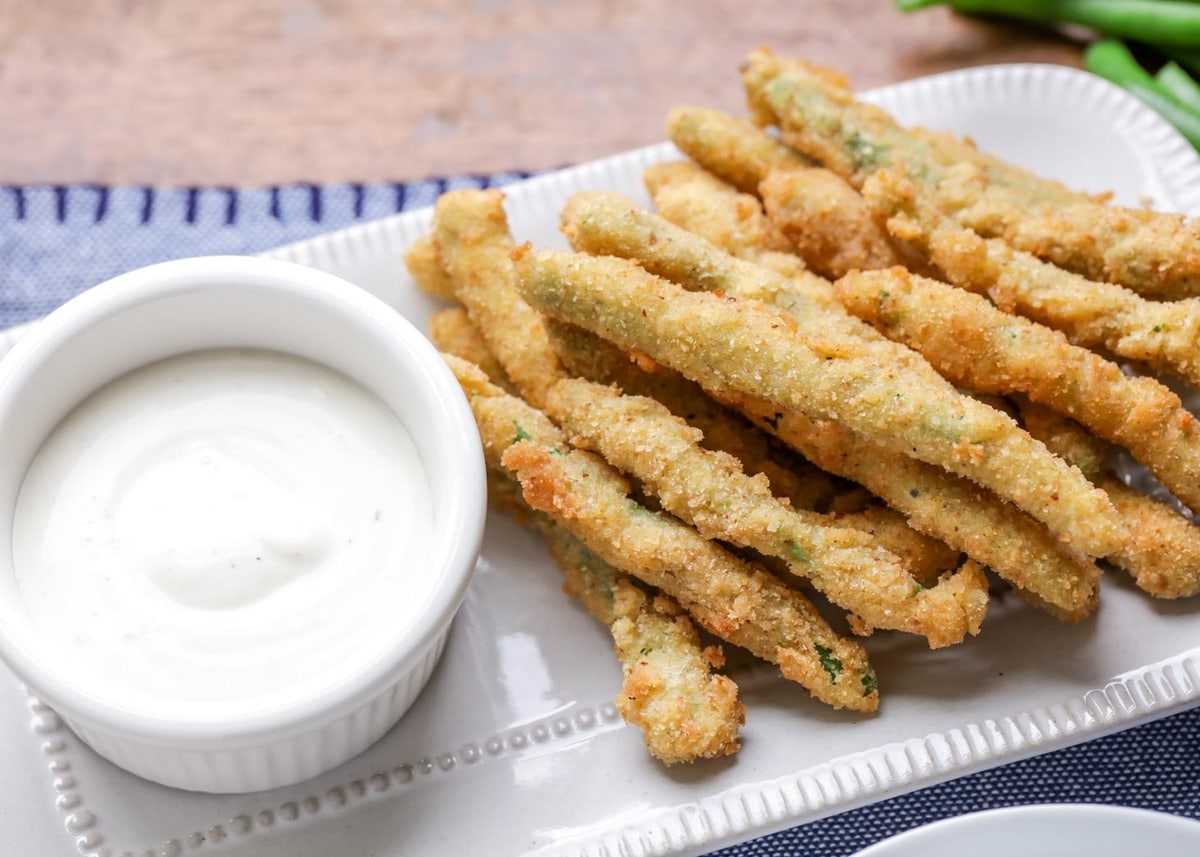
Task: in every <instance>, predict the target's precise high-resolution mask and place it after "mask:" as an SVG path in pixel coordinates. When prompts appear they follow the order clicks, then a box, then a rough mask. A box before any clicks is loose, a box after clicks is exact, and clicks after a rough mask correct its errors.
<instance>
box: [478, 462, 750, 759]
mask: <svg viewBox="0 0 1200 857" xmlns="http://www.w3.org/2000/svg"><path fill="white" fill-rule="evenodd" d="M488 496H489V499H490V500H491V501H492V502H494V503H495V504H496V505H497V506H498V507H499V508H502V509H504V510H505V511H507V512H509V513H510V514H511V515H512V516H513V517H514V518H515V519H516V520H517V522H518V523H520V524H523V525H527V526H530V527H532V528H533V529H535V530H537V531H538V532H540V533H541V534H542V535H543V537H544V538H545V539H546V546H547V547H548V548H549V550H550V555H551V556H552V557H553V558H554V561H555V562H556V563H557V564H558V566H559V568H560V569H561V570H562V572H563V577H564V581H563V591H564V592H566V593H567V594H568V595H570V596H572V597H574V598H577V599H579V602H580V603H581V604H582V605H583V607H584V608H585V609H586V610H587V611H588V612H589V613H591V614H592V616H594V617H595V618H596V619H597V620H599V621H600V622H601V623H602V624H603V625H604V626H605V627H606V628H607V629H608V631H609V634H610V635H611V636H612V640H613V652H614V654H615V655H616V656H617V661H618V663H620V665H621V674H622V682H621V690H620V692H619V693H618V694H617V697H616V708H617V711H618V712H620V714H621V717H622V718H623V719H624V720H625V722H627V723H629V724H630V725H632V726H636V727H637V728H638V729H640V730H641V732H642V738H643V740H644V741H645V743H646V749H647V750H648V751H649V752H650V755H652V756H654V757H655V758H656V759H659V760H660V761H662V762H664V763H666V764H668V765H673V764H677V763H680V762H693V761H696V760H697V759H711V758H715V757H719V756H727V755H730V754H732V753H734V752H736V751H737V749H738V745H739V742H738V727H739V726H740V725H741V724H742V722H743V721H744V718H745V706H744V705H742V703H741V702H739V701H738V689H737V685H736V684H734V683H733V681H732V680H731V679H730V678H728V677H727V676H723V675H720V674H717V673H714V672H713V670H715V669H719V668H720V667H721V666H722V664H723V663H724V654H723V652H722V651H721V648H720V646H705V645H703V643H702V642H701V640H700V635H699V634H698V633H697V631H696V627H695V626H694V625H693V624H692V622H691V620H690V619H689V618H688V617H687V614H686V613H684V612H683V611H682V609H681V608H680V607H679V605H678V604H677V603H675V601H674V600H672V599H671V598H668V597H667V596H665V595H655V594H654V593H652V592H650V591H648V590H646V589H644V588H643V587H642V586H641V585H639V584H638V583H636V582H634V580H633V579H632V578H630V577H629V575H627V574H625V573H624V572H622V571H620V570H618V569H616V568H614V567H613V566H611V565H609V564H608V563H606V562H604V560H602V559H600V558H599V557H597V556H596V555H595V554H593V553H592V552H591V551H589V550H588V549H587V547H586V546H585V545H584V544H583V543H582V542H580V541H579V540H578V539H576V538H575V537H574V536H572V535H571V534H570V533H568V532H567V531H566V530H564V529H563V528H562V527H561V526H559V525H558V524H556V523H555V522H554V520H553V519H552V518H551V517H550V516H549V515H546V514H545V513H543V512H538V511H535V510H533V509H531V508H529V506H528V505H527V504H526V503H525V501H524V499H523V498H522V497H521V486H520V485H518V484H517V483H516V482H514V481H513V480H512V479H511V478H509V477H508V476H506V475H505V474H504V473H503V471H499V470H493V469H491V468H489V470H488Z"/></svg>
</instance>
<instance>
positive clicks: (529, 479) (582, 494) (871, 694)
mask: <svg viewBox="0 0 1200 857" xmlns="http://www.w3.org/2000/svg"><path fill="white" fill-rule="evenodd" d="M447 362H448V363H449V364H450V366H451V368H452V369H453V370H454V372H455V375H456V377H457V378H458V379H459V384H460V386H461V387H462V388H463V391H464V392H465V393H466V395H467V401H468V403H469V404H470V406H471V411H472V413H473V414H474V415H475V421H476V424H477V425H478V426H479V434H480V437H481V439H482V440H483V448H484V455H485V457H486V459H487V460H488V462H489V463H490V462H494V461H498V462H499V465H500V467H501V468H502V469H503V470H504V472H505V473H506V474H507V475H508V476H510V477H511V478H513V479H516V480H517V481H518V482H519V483H520V485H521V492H522V497H523V498H524V501H525V502H526V503H527V504H528V505H529V506H531V507H532V508H534V509H536V510H538V511H540V512H544V513H546V514H548V515H550V516H551V518H553V519H554V520H555V521H556V522H557V523H558V524H560V525H561V526H562V527H563V528H564V529H566V530H567V531H568V532H570V533H571V534H572V535H573V536H575V537H576V538H577V539H579V541H581V542H582V543H583V544H584V545H586V546H587V547H588V549H589V550H590V551H592V552H593V553H594V554H596V555H597V556H598V557H600V558H601V559H603V560H604V561H605V562H607V563H609V564H610V565H612V566H614V567H616V568H618V569H620V570H621V571H624V572H625V573H627V574H630V575H632V576H634V577H636V578H638V579H639V580H641V581H642V582H643V583H646V584H648V585H650V586H654V587H657V588H658V589H660V590H661V591H662V592H663V593H665V594H666V595H669V596H670V597H672V598H674V599H675V600H676V601H678V602H679V604H680V605H681V606H682V607H683V608H684V609H685V610H687V612H688V613H689V614H690V615H691V616H692V618H693V619H694V620H695V621H696V622H698V623H699V624H700V625H701V627H703V628H705V629H707V630H708V631H710V632H711V633H713V634H715V635H716V636H718V637H720V638H721V639H723V640H725V641H727V642H730V643H734V644H735V645H739V646H742V647H743V648H745V649H748V650H749V651H750V652H752V653H754V654H755V655H757V656H758V657H761V658H763V659H764V660H767V661H770V662H772V663H775V664H778V665H779V666H780V667H781V668H782V670H783V674H784V677H785V678H788V679H790V680H792V681H795V682H797V683H799V684H801V685H802V686H803V687H805V688H806V689H807V690H808V691H809V692H810V693H811V694H812V695H813V696H814V697H815V698H816V699H819V700H821V701H822V702H825V703H827V704H829V705H832V706H834V707H835V708H849V709H853V710H856V711H874V710H875V708H876V707H877V706H878V704H879V695H878V688H877V686H876V679H875V674H874V672H873V671H872V670H871V667H870V664H869V661H868V658H867V653H866V651H865V650H864V649H863V648H862V647H861V646H860V645H859V644H858V643H856V642H855V641H853V640H849V639H847V638H844V637H842V636H840V635H839V634H837V633H836V632H835V631H834V630H833V629H832V628H830V626H829V624H828V623H827V622H826V621H825V619H824V618H822V617H821V615H820V613H818V612H817V610H816V608H815V607H813V605H812V604H811V603H810V602H809V601H808V599H806V598H805V597H804V596H803V595H801V594H800V593H799V592H796V591H795V590H792V589H789V588H788V587H787V586H785V585H784V584H783V583H781V582H780V581H778V580H776V579H775V578H774V577H772V576H771V575H770V574H768V573H766V572H765V571H762V570H761V569H757V568H754V567H753V566H751V565H750V564H749V563H746V562H744V561H742V560H740V559H738V558H736V557H734V556H733V555H732V554H730V553H729V552H728V551H726V550H724V549H723V548H721V547H720V546H718V545H716V544H715V543H713V542H710V541H708V540H707V539H705V538H703V537H702V536H701V535H700V534H699V533H697V532H696V531H695V530H694V529H692V528H691V527H688V526H686V525H685V524H682V523H680V522H679V521H678V520H676V519H674V518H671V517H669V516H667V515H664V514H661V513H657V512H652V511H650V510H649V509H647V508H645V507H644V506H642V505H640V504H638V503H637V502H636V501H635V500H634V499H632V498H631V497H630V496H629V493H628V492H629V486H628V483H627V482H626V481H625V480H624V479H623V478H622V477H621V476H620V474H618V473H617V472H616V471H615V470H613V469H612V468H611V467H610V466H609V465H608V464H607V463H605V462H604V461H603V460H602V459H600V458H597V457H596V456H594V455H592V454H591V453H587V452H582V451H580V450H576V449H572V448H571V447H570V445H569V444H568V443H567V440H566V438H565V437H564V436H563V433H562V432H561V431H560V430H559V429H558V427H557V426H555V425H554V423H553V422H552V421H551V420H550V419H549V418H548V417H547V416H546V415H545V414H544V413H542V412H541V411H540V410H538V409H536V408H534V407H532V406H530V405H529V404H527V403H526V402H524V401H522V400H521V399H519V398H517V397H515V396H510V395H508V394H507V393H505V392H504V391H503V390H501V389H500V388H499V387H496V386H495V385H493V384H491V383H490V382H488V381H487V378H486V376H484V375H483V373H482V372H481V371H479V370H478V369H477V368H476V367H474V366H472V365H471V364H465V363H464V362H463V361H460V360H457V359H456V358H454V357H448V359H447Z"/></svg>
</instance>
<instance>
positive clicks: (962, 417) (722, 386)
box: [516, 252, 1123, 556]
mask: <svg viewBox="0 0 1200 857" xmlns="http://www.w3.org/2000/svg"><path fill="white" fill-rule="evenodd" d="M715 255H723V254H720V253H719V252H717V253H716V254H715ZM726 258H731V257H726ZM733 261H737V260H733ZM516 267H517V270H518V282H519V286H520V289H521V292H522V294H524V295H525V298H526V300H528V301H529V302H530V303H531V304H532V305H533V306H535V307H537V308H538V309H540V310H541V311H543V312H545V313H547V314H548V315H551V316H554V317H557V318H559V319H561V320H562V321H566V322H569V323H572V324H577V325H579V326H581V327H586V328H588V329H590V330H592V331H593V332H594V333H597V334H599V335H600V336H603V337H604V338H606V339H609V340H611V341H613V342H616V343H617V345H619V346H620V347H622V348H624V349H627V350H634V351H640V352H642V353H645V354H648V355H649V356H650V357H651V358H653V359H654V360H656V361H657V362H659V363H664V364H666V365H667V366H670V367H671V368H673V369H675V370H677V371H679V372H681V373H682V374H683V375H685V376H686V377H689V378H691V379H692V380H694V381H696V382H698V383H700V384H701V386H703V387H704V388H705V389H706V390H708V391H709V393H710V394H713V395H716V396H717V398H718V399H721V400H725V399H727V398H728V397H729V396H730V395H732V394H735V393H743V394H749V395H752V396H755V397H757V398H760V399H764V400H766V401H769V402H771V403H773V404H774V405H775V407H776V409H777V410H779V411H782V412H786V411H791V410H802V411H803V412H805V413H807V414H809V415H810V416H812V417H814V418H818V419H835V420H838V421H839V422H841V423H843V424H844V425H846V426H847V427H848V428H850V429H851V430H852V431H855V432H857V433H860V434H861V435H862V436H863V437H864V438H869V439H872V440H876V441H877V442H879V443H880V444H882V445H885V446H886V447H888V448H890V449H893V450H896V451H898V452H903V453H905V454H906V455H912V456H914V457H916V458H919V459H921V460H923V461H926V462H929V463H931V464H935V465H937V466H939V467H943V468H945V469H947V470H949V471H951V472H954V473H958V474H960V475H962V476H965V477H967V478H969V479H972V480H974V481H976V482H978V483H979V484H980V485H983V486H985V487H988V488H990V489H992V490H993V491H995V492H996V493H997V494H999V495H1000V496H1002V497H1005V498H1007V499H1009V500H1010V501H1012V502H1013V503H1015V504H1016V505H1017V506H1018V507H1019V508H1021V509H1023V510H1025V511H1026V512H1027V513H1029V514H1030V515H1032V516H1033V517H1035V518H1037V519H1038V520H1040V521H1043V522H1044V523H1046V524H1047V526H1049V527H1050V528H1051V529H1052V530H1053V531H1054V532H1055V533H1056V534H1057V535H1059V536H1060V537H1061V538H1063V539H1064V540H1065V541H1068V543H1070V544H1072V545H1073V546H1075V547H1076V548H1077V549H1079V550H1083V551H1086V552H1089V553H1092V554H1093V555H1097V556H1103V555H1105V554H1107V553H1110V552H1112V551H1113V550H1115V549H1116V548H1117V546H1119V544H1120V542H1121V539H1122V537H1123V534H1122V528H1121V526H1120V521H1119V519H1118V518H1117V516H1116V513H1115V511H1114V510H1113V508H1112V505H1111V504H1110V503H1109V502H1108V498H1107V497H1106V496H1105V495H1104V494H1103V492H1101V491H1099V490H1098V489H1096V488H1095V487H1094V486H1092V485H1091V484H1090V483H1089V482H1088V481H1087V480H1086V479H1084V478H1083V476H1082V474H1080V473H1079V471H1078V470H1077V469H1075V468H1072V467H1070V466H1068V465H1067V464H1065V463H1064V462H1063V461H1062V460H1061V459H1059V458H1058V457H1056V456H1053V455H1051V454H1050V453H1049V452H1048V451H1047V450H1046V448H1045V447H1044V446H1042V444H1041V443H1039V442H1037V441H1035V440H1033V438H1031V437H1029V436H1028V435H1027V434H1025V433H1024V432H1023V431H1021V430H1020V429H1019V428H1018V427H1017V425H1016V424H1015V423H1014V422H1013V421H1012V419H1011V418H1010V417H1008V416H1007V415H1005V414H1002V413H1000V412H998V411H996V410H995V409H994V408H990V407H988V406H986V405H983V404H981V403H979V402H977V401H975V400H973V399H971V398H969V397H967V396H963V395H962V394H960V393H959V392H958V391H957V390H955V389H954V388H953V387H952V386H950V384H949V383H948V382H947V381H945V380H944V379H943V378H942V377H941V376H939V375H938V374H937V373H936V372H935V371H933V369H932V368H931V367H930V366H929V365H928V364H926V363H924V362H923V361H922V362H920V363H916V362H915V361H908V362H900V361H892V360H884V359H881V354H882V352H883V351H884V349H880V348H878V347H877V344H876V343H866V345H867V346H869V347H860V346H859V345H858V344H857V343H856V342H855V341H853V340H851V338H850V337H845V336H836V335H830V336H827V337H820V336H819V335H800V334H798V333H797V331H796V328H797V322H796V321H794V320H793V317H792V316H790V315H788V314H787V313H784V312H782V311H780V310H778V309H776V308H774V307H770V306H767V305H764V304H761V303H759V302H757V301H746V300H733V299H725V298H721V297H718V296H717V295H714V294H709V293H705V292H690V291H687V290H686V289H683V288H681V287H679V286H676V285H675V284H673V283H670V282H667V281H666V280H663V279H662V278H660V277H656V276H654V275H653V274H650V273H648V272H647V271H645V270H643V269H642V268H640V267H638V266H637V265H635V264H633V263H631V262H628V261H627V260H624V259H618V258H613V257H595V256H585V255H582V254H567V253H550V252H536V253H535V252H527V253H525V254H524V255H522V256H521V257H520V258H519V260H518V261H517V263H516ZM1013 473H1021V474H1023V477H1024V478H1022V479H1013V478H1012V474H1013Z"/></svg>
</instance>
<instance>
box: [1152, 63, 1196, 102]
mask: <svg viewBox="0 0 1200 857" xmlns="http://www.w3.org/2000/svg"><path fill="white" fill-rule="evenodd" d="M1154 82H1155V83H1157V84H1158V86H1159V88H1160V89H1162V90H1163V91H1164V92H1165V93H1166V94H1167V95H1170V96H1171V97H1172V98H1174V99H1175V100H1176V101H1178V102H1179V103H1180V104H1182V105H1183V106H1184V107H1188V108H1190V109H1192V110H1194V111H1196V112H1197V113H1200V83H1196V81H1195V79H1194V78H1193V77H1192V76H1191V75H1190V74H1188V73H1187V72H1186V71H1185V70H1184V68H1183V66H1181V65H1180V64H1179V63H1177V62H1175V61H1174V60H1171V61H1170V62H1168V63H1166V64H1165V65H1164V66H1163V67H1162V68H1160V69H1159V70H1158V74H1156V75H1154Z"/></svg>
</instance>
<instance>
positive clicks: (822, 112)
mask: <svg viewBox="0 0 1200 857" xmlns="http://www.w3.org/2000/svg"><path fill="white" fill-rule="evenodd" d="M743 83H744V84H745V88H746V94H747V98H748V100H749V102H750V104H751V107H752V109H753V111H754V113H755V115H756V116H757V117H758V118H759V120H760V121H764V122H768V123H769V122H774V123H777V124H779V126H780V128H781V136H782V138H783V140H784V142H786V143H787V144H788V145H790V146H792V147H793V148H795V149H797V150H799V151H801V152H803V153H804V154H806V155H808V156H809V157H811V158H813V159H814V160H816V161H817V162H818V163H820V164H821V165H822V166H825V167H828V168H830V169H832V170H834V171H835V172H837V173H838V174H839V175H841V176H842V177H843V178H846V179H847V180H848V181H849V182H850V183H851V184H852V185H854V186H855V187H856V188H860V189H863V185H864V182H866V181H867V179H868V178H869V177H870V176H871V175H872V174H874V173H875V172H876V171H878V170H882V169H889V170H894V171H895V172H896V173H897V174H898V175H900V176H903V177H904V178H905V179H907V180H908V181H910V182H911V183H912V186H913V191H914V193H916V194H917V195H919V196H921V197H923V198H925V199H926V200H927V201H928V202H929V205H928V210H936V211H938V212H939V214H940V216H944V217H950V218H952V219H953V220H954V221H955V223H956V224H957V225H958V226H960V227H962V228H966V229H972V230H974V231H975V232H978V233H979V234H981V235H983V236H985V237H998V238H1004V239H1005V240H1006V241H1008V242H1009V244H1011V245H1012V246H1013V247H1016V248H1018V249H1021V250H1025V251H1027V252H1029V253H1033V254H1034V255H1036V256H1038V257H1040V258H1043V259H1046V260H1048V261H1051V262H1054V263H1055V264H1056V265H1059V266H1060V267H1063V268H1067V269H1068V270H1072V271H1075V272H1077V273H1081V274H1084V275H1086V276H1088V277H1089V278H1090V279H1093V280H1105V281H1108V282H1114V283H1119V284H1121V285H1124V286H1126V287H1128V288H1130V289H1133V290H1134V291H1136V292H1138V293H1139V294H1143V295H1145V296H1147V297H1157V298H1169V299H1175V298H1180V297H1186V296H1189V295H1200V221H1194V220H1188V219H1186V218H1184V217H1183V216H1182V215H1178V214H1164V213H1161V212H1155V211H1149V210H1143V209H1132V208H1119V207H1116V206H1108V205H1103V204H1101V203H1099V202H1097V201H1095V200H1094V199H1092V198H1089V197H1087V196H1086V195H1084V194H1079V195H1077V197H1075V198H1074V199H1073V200H1071V201H1067V200H1064V195H1063V192H1062V186H1061V185H1060V184H1058V183H1055V182H1045V181H1042V180H1038V179H1036V178H1035V177H1034V176H1032V175H1031V174H1030V173H1028V172H1026V171H1023V170H1018V169H1016V168H1014V167H1011V166H1009V165H1006V164H1004V163H1003V162H1001V161H999V159H996V158H991V157H971V156H970V155H971V153H972V152H973V151H974V150H973V149H972V148H971V147H969V146H966V145H962V146H960V147H958V148H957V149H953V150H952V149H950V148H948V144H946V143H945V141H944V139H943V140H939V139H938V138H935V137H931V136H929V135H917V134H913V133H910V132H908V131H907V130H905V129H904V128H902V127H901V126H900V125H899V124H898V123H897V122H896V121H895V119H893V118H892V117H891V116H890V115H889V114H888V113H886V112H885V111H883V110H881V109H879V108H878V107H875V106H873V105H868V104H864V103H862V102H859V101H856V100H855V99H854V96H853V93H852V92H851V91H850V89H849V88H848V87H847V86H846V85H845V82H844V81H843V80H838V79H836V78H834V77H832V76H830V75H829V74H827V73H824V72H823V71H822V70H819V69H815V68H814V67H812V66H808V65H806V64H804V63H799V62H791V61H784V60H780V59H778V58H776V57H775V56H773V55H772V54H771V53H770V51H767V50H765V49H760V50H757V51H754V52H753V53H752V54H751V55H750V56H749V58H748V59H747V61H746V62H745V63H744V64H743ZM964 158H966V159H965V160H964ZM864 195H866V196H867V197H868V199H870V198H871V197H870V194H866V193H864ZM878 213H880V214H883V215H887V214H888V212H887V211H886V210H884V211H880V212H878Z"/></svg>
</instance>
